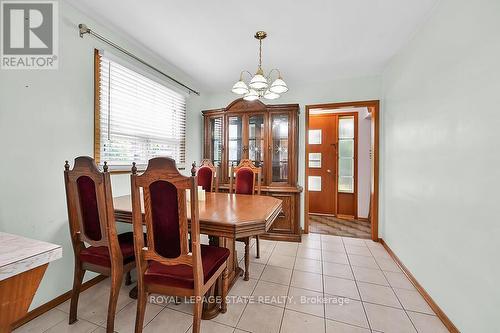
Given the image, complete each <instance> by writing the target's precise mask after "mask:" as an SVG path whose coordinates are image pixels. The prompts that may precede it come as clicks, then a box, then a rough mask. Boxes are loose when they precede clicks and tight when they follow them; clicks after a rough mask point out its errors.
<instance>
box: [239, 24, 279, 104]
mask: <svg viewBox="0 0 500 333" xmlns="http://www.w3.org/2000/svg"><path fill="white" fill-rule="evenodd" d="M254 37H255V38H256V39H258V40H259V66H258V67H257V72H256V73H255V75H252V74H251V73H250V72H249V71H246V70H245V71H242V72H241V73H240V79H239V80H238V82H236V83H235V84H234V86H233V89H232V90H231V91H232V92H233V93H235V94H238V95H244V96H243V99H244V100H246V101H255V100H257V99H259V98H262V97H264V98H265V99H276V98H279V97H280V95H281V94H283V93H286V92H287V91H288V87H287V85H286V83H285V81H283V78H282V77H281V72H280V71H279V70H278V69H276V68H273V69H272V70H271V71H270V72H269V74H268V75H267V76H265V74H264V70H263V69H262V40H263V39H264V38H266V37H267V33H266V32H265V31H257V32H256V33H255V36H254ZM273 72H276V73H277V74H278V78H277V79H276V80H274V81H273V83H271V84H269V82H270V79H271V74H272V73H273ZM244 73H248V74H249V75H250V77H251V79H250V82H249V83H248V85H247V84H246V83H245V81H243V74H244Z"/></svg>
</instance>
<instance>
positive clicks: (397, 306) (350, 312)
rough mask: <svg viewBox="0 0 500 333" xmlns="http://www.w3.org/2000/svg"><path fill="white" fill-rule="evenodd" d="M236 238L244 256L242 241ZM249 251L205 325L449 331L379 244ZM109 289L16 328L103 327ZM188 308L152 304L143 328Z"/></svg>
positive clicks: (209, 328)
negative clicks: (243, 273) (246, 268)
mask: <svg viewBox="0 0 500 333" xmlns="http://www.w3.org/2000/svg"><path fill="white" fill-rule="evenodd" d="M237 245H238V256H239V259H240V260H241V259H242V255H243V251H242V250H243V244H241V243H237ZM251 255H252V258H251V266H250V268H251V274H250V281H246V282H245V281H243V280H242V279H240V280H238V281H237V282H236V284H235V285H234V287H233V288H232V289H231V291H230V296H231V299H232V300H235V301H239V302H236V303H231V304H229V305H228V312H227V313H225V314H220V315H219V316H217V317H216V318H214V319H213V320H210V321H202V332H206V333H210V332H218V333H224V332H228V333H229V332H240V333H241V332H256V333H257V332H269V333H273V332H276V333H277V332H284V333H294V332H310V333H313V332H314V333H315V332H323V333H333V332H335V333H342V332H344V333H369V332H387V333H390V332H395V333H405V332H413V333H415V332H418V333H440V332H447V330H446V328H445V327H444V325H443V324H442V323H441V321H440V320H439V319H438V318H437V317H436V316H435V314H434V313H433V312H432V310H431V309H430V307H429V306H428V305H427V303H426V302H425V301H424V299H423V298H422V297H421V296H420V294H419V293H418V292H417V291H416V290H415V288H414V287H413V285H412V284H411V283H410V281H409V280H408V279H407V278H406V277H405V275H404V274H403V273H402V272H401V271H400V269H399V268H398V266H397V265H396V264H395V263H394V262H393V261H392V259H391V257H390V256H389V255H388V253H387V252H386V251H385V249H384V248H383V247H382V246H381V245H380V244H378V243H374V242H372V241H370V240H363V239H356V238H342V237H338V236H330V235H319V234H309V235H304V236H303V240H302V243H300V244H299V243H288V242H272V241H265V240H261V258H260V259H256V258H255V250H254V245H252V251H251ZM129 289H130V287H125V286H124V287H123V288H122V292H121V294H120V298H119V302H118V312H117V315H116V324H115V330H116V331H117V332H120V333H128V332H133V329H134V321H135V306H136V304H135V301H133V300H131V299H130V298H128V290H129ZM108 293H109V282H108V280H105V281H103V282H101V283H100V284H98V285H96V286H94V287H92V288H91V289H89V290H88V291H86V292H84V293H83V294H82V295H81V296H80V303H79V313H78V315H79V321H78V322H77V323H76V324H74V325H71V326H69V325H68V324H67V320H68V302H66V303H63V304H61V305H60V306H58V307H57V308H56V309H53V310H51V311H49V312H47V313H45V314H44V315H42V316H40V317H38V318H36V319H34V320H33V321H31V322H29V323H27V324H26V325H24V326H22V327H20V328H19V329H17V330H16V331H15V332H16V333H21V332H33V333H41V332H52V333H56V332H78V333H86V332H105V330H104V329H103V326H105V320H106V307H107V296H108ZM243 296H251V297H250V298H248V297H243ZM340 302H344V303H343V304H340ZM191 313H192V311H191V306H190V305H189V304H180V305H175V304H161V305H158V304H148V307H147V311H146V319H145V325H146V326H145V329H144V332H145V333H154V332H162V333H169V332H175V333H178V332H190V331H191V324H192V315H191Z"/></svg>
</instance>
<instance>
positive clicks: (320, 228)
mask: <svg viewBox="0 0 500 333" xmlns="http://www.w3.org/2000/svg"><path fill="white" fill-rule="evenodd" d="M309 231H310V232H312V233H317V234H326V235H336V236H344V237H356V238H365V239H370V237H371V228H370V222H368V221H360V220H345V219H339V218H337V217H333V216H323V215H313V214H309Z"/></svg>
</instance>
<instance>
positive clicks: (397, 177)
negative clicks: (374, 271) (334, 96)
mask: <svg viewBox="0 0 500 333" xmlns="http://www.w3.org/2000/svg"><path fill="white" fill-rule="evenodd" d="M499 32H500V1H498V0H489V1H488V0H478V1H468V0H442V1H440V2H439V4H438V5H437V7H436V8H435V9H434V11H433V13H432V15H431V17H430V18H429V20H428V22H427V23H426V24H425V25H424V26H423V27H422V28H421V29H420V31H419V32H418V33H417V34H416V36H415V37H414V39H413V40H412V41H411V42H410V43H409V44H408V45H407V46H406V47H405V48H404V49H403V50H402V51H401V52H400V53H399V55H397V56H396V57H395V59H394V60H393V61H392V62H391V64H390V66H389V67H388V69H387V71H386V72H385V73H384V75H383V86H384V88H383V91H384V104H383V109H382V138H381V142H382V144H383V147H382V154H381V156H382V160H381V163H382V165H381V171H382V175H381V190H382V193H381V194H382V197H381V201H380V204H381V214H382V218H381V219H380V221H381V232H382V237H383V238H384V239H385V241H386V242H387V243H388V245H389V246H390V247H391V248H392V249H393V250H394V252H395V253H396V254H397V255H398V256H399V258H400V259H401V260H402V261H403V263H404V264H405V265H406V266H407V267H408V268H409V270H410V271H411V272H412V273H413V274H414V276H415V278H416V279H417V280H418V281H419V282H420V283H421V284H422V286H423V287H424V288H425V289H426V290H427V291H428V292H429V294H430V295H431V297H432V298H433V299H434V300H435V301H436V302H437V304H438V305H439V306H440V307H441V308H442V309H443V310H444V312H445V313H446V314H447V315H448V316H449V317H450V319H451V320H452V321H453V322H454V323H455V325H456V326H457V327H458V328H459V329H460V330H461V331H462V332H471V333H481V332H484V333H490V332H500V322H499V321H498V314H499V309H500V288H499V286H498V281H499V280H500V262H499V253H500V240H499V238H500V219H499V217H498V205H499V202H500V195H499V189H500V155H499V154H498V153H499V147H500V146H499V142H500V130H499V128H500V109H499V105H500V38H499Z"/></svg>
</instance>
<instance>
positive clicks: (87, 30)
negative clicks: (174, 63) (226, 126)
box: [78, 23, 200, 96]
mask: <svg viewBox="0 0 500 333" xmlns="http://www.w3.org/2000/svg"><path fill="white" fill-rule="evenodd" d="M78 28H79V29H80V37H81V38H83V35H85V34H89V35H92V36H94V37H95V38H97V39H99V40H101V41H103V42H104V43H106V44H108V45H110V46H112V47H114V48H115V49H117V50H118V51H120V52H123V53H124V54H126V55H128V56H129V57H131V58H134V59H135V60H137V61H138V62H140V63H141V64H143V65H145V66H147V67H149V68H151V69H152V70H154V71H156V72H158V73H160V74H161V75H163V76H165V77H167V78H168V79H169V80H171V81H173V82H175V83H177V84H178V85H180V86H182V87H184V88H186V89H187V90H188V91H189V92H190V93H191V92H192V93H195V94H196V95H198V96H199V95H200V92H199V91H196V90H194V89H192V88H190V87H188V86H187V85H185V84H184V83H182V82H180V81H177V80H176V79H174V78H173V77H171V76H170V75H168V74H166V73H164V72H162V71H161V70H159V69H158V68H156V67H154V66H152V65H150V64H148V63H147V62H146V61H144V60H142V59H141V58H139V57H137V56H136V55H134V54H133V53H130V52H129V51H127V50H125V49H124V48H122V47H121V46H119V45H117V44H115V43H113V42H112V41H110V40H109V39H107V38H106V37H103V36H101V35H99V34H98V33H96V32H94V31H93V30H91V29H90V28H89V27H87V26H86V25H85V24H83V23H80V24H79V25H78Z"/></svg>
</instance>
